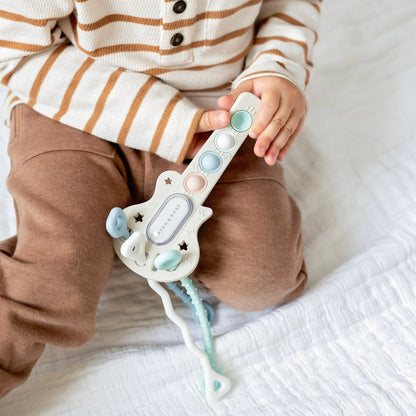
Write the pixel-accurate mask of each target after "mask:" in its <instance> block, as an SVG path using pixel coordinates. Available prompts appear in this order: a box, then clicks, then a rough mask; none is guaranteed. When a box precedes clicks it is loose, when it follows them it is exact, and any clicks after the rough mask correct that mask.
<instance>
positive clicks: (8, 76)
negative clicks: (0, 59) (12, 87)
mask: <svg viewBox="0 0 416 416" xmlns="http://www.w3.org/2000/svg"><path fill="white" fill-rule="evenodd" d="M25 60H26V56H24V57H23V58H22V59H21V60H20V61H19V62H18V64H17V65H16V66H15V67H14V68H13V69H12V70H11V71H9V72H8V73H7V74H6V75H5V76H4V77H3V78H2V79H1V84H3V85H5V86H6V87H7V86H8V85H9V82H10V79H11V77H12V76H13V74H14V73H15V72H16V71H17V70H19V69H20V68H21V67H22V66H23V62H24V61H25Z"/></svg>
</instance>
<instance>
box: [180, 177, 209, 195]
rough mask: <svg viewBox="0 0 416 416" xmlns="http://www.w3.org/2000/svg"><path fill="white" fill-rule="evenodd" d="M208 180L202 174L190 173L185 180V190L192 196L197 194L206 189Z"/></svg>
mask: <svg viewBox="0 0 416 416" xmlns="http://www.w3.org/2000/svg"><path fill="white" fill-rule="evenodd" d="M206 184H207V180H206V179H205V178H204V177H203V176H202V175H201V174H200V173H190V174H189V175H188V176H187V177H186V178H185V183H184V186H185V189H186V190H187V191H188V192H190V193H191V194H197V193H199V192H202V191H203V190H204V189H205V186H206Z"/></svg>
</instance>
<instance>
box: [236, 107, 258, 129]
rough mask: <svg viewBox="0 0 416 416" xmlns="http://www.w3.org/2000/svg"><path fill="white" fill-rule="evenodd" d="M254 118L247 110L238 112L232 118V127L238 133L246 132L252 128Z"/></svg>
mask: <svg viewBox="0 0 416 416" xmlns="http://www.w3.org/2000/svg"><path fill="white" fill-rule="evenodd" d="M252 122H253V118H252V117H251V114H250V113H249V112H247V111H245V110H239V111H236V112H235V113H234V114H233V115H232V116H231V127H232V128H233V129H234V130H237V131H246V130H248V129H249V128H250V127H251V123H252Z"/></svg>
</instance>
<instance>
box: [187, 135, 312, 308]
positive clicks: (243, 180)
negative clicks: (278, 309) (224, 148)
mask: <svg viewBox="0 0 416 416" xmlns="http://www.w3.org/2000/svg"><path fill="white" fill-rule="evenodd" d="M253 143H254V142H253V141H252V140H250V139H249V138H248V139H247V140H246V141H245V143H244V144H243V146H242V148H241V149H240V150H239V152H238V153H237V155H236V156H235V158H234V159H233V160H232V162H231V163H230V165H229V167H228V169H227V170H226V171H225V173H224V175H223V176H222V178H221V179H220V183H218V184H217V185H216V186H215V187H214V189H213V191H212V192H211V194H210V196H209V198H208V199H207V200H206V202H205V204H204V205H206V206H209V207H211V208H212V209H213V210H214V214H213V216H212V217H211V218H210V219H209V220H208V221H207V222H206V223H205V224H204V225H203V226H202V227H201V229H200V232H199V236H198V239H199V243H200V247H201V259H200V263H199V266H198V268H197V270H196V272H195V273H194V275H193V277H195V278H196V279H197V280H199V281H200V282H201V283H202V284H203V286H204V287H206V288H207V289H208V290H209V291H210V292H211V293H213V294H214V295H216V296H217V297H218V298H219V299H221V300H222V301H223V302H224V303H226V304H228V305H229V306H231V307H233V308H235V309H240V310H246V311H255V310H262V309H266V308H268V307H270V306H273V305H275V304H277V303H281V302H285V301H288V300H290V299H293V298H294V297H296V296H298V295H299V294H300V293H301V292H302V291H303V289H304V287H305V284H306V280H307V274H306V269H305V265H304V261H303V247H302V232H301V215H300V211H299V209H298V207H297V205H296V203H295V202H294V200H293V199H292V198H291V197H290V196H289V195H288V193H287V190H286V188H285V184H284V179H283V170H282V167H281V166H280V165H276V166H273V167H270V166H268V165H266V163H265V162H264V160H263V159H260V158H257V157H256V156H255V155H254V154H253V151H252V147H253Z"/></svg>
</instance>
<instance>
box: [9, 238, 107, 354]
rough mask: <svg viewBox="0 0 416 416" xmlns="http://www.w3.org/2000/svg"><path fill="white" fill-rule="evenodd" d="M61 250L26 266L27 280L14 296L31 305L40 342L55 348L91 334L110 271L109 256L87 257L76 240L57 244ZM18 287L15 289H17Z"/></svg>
mask: <svg viewBox="0 0 416 416" xmlns="http://www.w3.org/2000/svg"><path fill="white" fill-rule="evenodd" d="M60 250H61V251H64V253H58V252H57V253H56V254H55V256H54V257H53V258H49V259H47V258H46V259H45V258H39V260H38V262H37V263H34V264H32V265H31V267H28V268H27V271H28V276H29V277H30V278H29V277H28V279H27V281H26V282H25V284H24V285H22V286H20V288H19V289H18V291H19V293H16V295H17V296H16V298H17V297H18V298H19V299H25V300H26V301H25V303H26V304H27V305H30V306H31V307H32V308H33V313H32V316H33V321H32V326H33V327H37V328H36V331H39V333H41V334H42V335H41V336H40V341H42V342H43V343H46V344H52V345H54V346H58V347H78V346H80V345H82V344H85V343H86V342H88V341H89V340H90V339H91V338H92V336H93V335H94V329H95V317H96V310H97V305H98V302H99V299H100V297H101V294H102V292H103V290H104V288H105V285H106V283H107V279H108V276H109V274H110V271H111V262H112V258H113V257H112V253H111V252H110V253H108V257H109V258H108V259H106V260H105V259H103V258H102V256H97V257H96V258H94V257H93V256H88V248H87V247H85V245H82V244H78V243H76V242H72V243H71V242H70V243H68V244H67V245H66V246H65V247H62V246H61V247H60ZM16 290H17V289H16Z"/></svg>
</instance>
